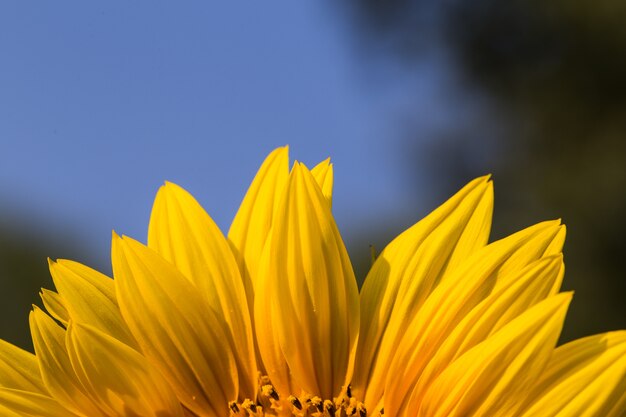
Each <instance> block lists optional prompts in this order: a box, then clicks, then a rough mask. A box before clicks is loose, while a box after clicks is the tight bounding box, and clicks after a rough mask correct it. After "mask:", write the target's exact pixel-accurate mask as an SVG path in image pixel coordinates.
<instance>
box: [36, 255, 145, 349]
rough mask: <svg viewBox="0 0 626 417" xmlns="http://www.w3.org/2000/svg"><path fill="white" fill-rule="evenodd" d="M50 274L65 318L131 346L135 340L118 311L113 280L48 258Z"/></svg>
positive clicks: (76, 265) (75, 264)
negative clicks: (95, 329) (61, 300)
mask: <svg viewBox="0 0 626 417" xmlns="http://www.w3.org/2000/svg"><path fill="white" fill-rule="evenodd" d="M48 263H49V267H50V274H51V275H52V279H53V281H54V285H55V286H56V288H57V290H58V291H59V294H60V296H61V298H62V299H63V305H64V307H65V309H66V311H67V313H68V314H69V317H70V318H71V319H72V320H73V321H75V322H77V323H85V324H89V325H91V326H94V327H95V328H97V329H99V330H100V331H103V332H104V333H106V334H108V335H111V336H113V337H114V338H116V339H118V340H119V341H121V342H123V343H126V344H127V345H129V346H131V347H132V348H137V342H136V341H135V339H134V338H133V336H132V335H131V334H130V331H129V329H128V326H127V325H126V323H125V322H124V319H123V318H122V315H121V313H120V309H119V306H118V305H117V299H116V297H115V286H114V284H113V280H112V279H111V278H109V277H107V276H106V275H103V274H101V273H99V272H98V271H95V270H93V269H91V268H89V267H87V266H85V265H81V264H79V263H77V262H72V261H67V260H63V259H60V260H59V261H58V262H53V261H51V260H50V261H49V262H48Z"/></svg>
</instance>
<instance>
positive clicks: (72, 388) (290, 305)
mask: <svg viewBox="0 0 626 417" xmlns="http://www.w3.org/2000/svg"><path fill="white" fill-rule="evenodd" d="M332 187H333V167H332V165H331V164H330V162H329V161H328V160H326V161H323V162H322V163H320V164H319V165H317V166H316V167H315V168H313V169H312V170H309V169H308V168H307V167H306V166H304V165H303V164H301V163H298V162H296V163H295V164H294V166H293V168H292V169H291V170H289V167H288V154H287V148H281V149H277V150H275V151H274V152H272V153H271V154H270V155H269V156H268V158H267V159H266V161H265V162H264V163H263V165H262V167H261V169H260V170H259V172H258V174H257V176H256V177H255V179H254V181H253V183H252V185H251V187H250V189H249V191H248V193H247V194H246V196H245V198H244V200H243V202H242V205H241V208H240V209H239V212H238V213H237V215H236V217H235V219H234V221H233V224H232V226H231V228H230V231H229V233H228V236H227V237H225V236H224V235H223V234H222V233H221V232H220V230H219V229H218V227H217V226H216V225H215V223H214V222H213V221H212V220H211V218H210V217H209V215H208V214H207V213H206V212H205V211H204V210H203V209H202V208H201V207H200V205H199V204H198V203H197V202H196V201H195V200H194V198H193V197H192V196H191V195H190V194H189V193H187V192H186V191H185V190H183V189H182V188H180V187H179V186H177V185H174V184H171V183H166V184H165V185H163V186H162V187H161V189H160V190H159V192H158V194H157V197H156V200H155V203H154V207H153V210H152V215H151V218H150V227H149V233H148V241H147V244H142V243H140V242H138V241H136V240H133V239H131V238H129V237H125V236H123V237H120V236H118V235H116V234H114V235H113V244H112V253H111V257H112V263H113V276H114V279H110V278H109V277H107V276H105V275H103V274H100V273H99V272H97V271H95V270H93V269H91V268H89V267H87V266H84V265H81V264H79V263H76V262H72V261H67V260H58V261H51V262H50V272H51V274H52V278H53V280H54V283H55V286H56V291H51V290H43V291H42V293H41V296H42V299H43V303H44V306H45V308H46V310H47V313H46V312H44V311H43V310H42V309H39V308H37V307H34V309H33V311H32V313H31V315H30V326H31V333H32V337H33V343H34V346H35V354H34V355H33V354H31V353H28V352H26V351H23V350H21V349H19V348H17V347H15V346H13V345H10V344H8V343H6V342H2V341H0V414H2V415H6V416H33V417H34V416H38V417H41V416H44V417H66V416H84V417H99V416H120V417H122V416H124V417H135V416H136V417H139V416H141V417H144V416H146V417H147V416H151V417H183V416H187V417H192V416H201V417H204V416H209V417H225V416H228V415H231V416H258V417H261V416H274V415H275V416H294V415H295V416H351V415H357V414H358V416H359V417H365V416H380V415H382V414H384V415H385V416H392V417H395V416H398V417H400V416H538V415H539V416H557V415H558V416H580V415H589V416H616V417H617V416H623V415H625V413H626V331H618V332H611V333H606V334H601V335H597V336H591V337H588V338H584V339H580V340H576V341H574V342H571V343H568V344H565V345H563V346H560V347H556V344H557V340H558V337H559V334H560V331H561V327H562V324H563V320H564V318H565V313H566V310H567V307H568V304H569V302H570V299H571V296H572V295H571V293H562V292H560V286H561V281H562V278H563V272H564V270H563V258H562V254H561V249H562V246H563V242H564V239H565V227H564V226H563V225H561V224H560V222H559V221H548V222H543V223H539V224H537V225H534V226H531V227H529V228H527V229H525V230H522V231H520V232H518V233H515V234H513V235H511V236H509V237H506V238H504V239H502V240H499V241H496V242H493V243H489V244H488V243H487V240H488V236H489V231H490V226H491V213H492V206H493V189H492V183H491V181H490V179H489V177H482V178H478V179H476V180H474V181H472V182H470V183H469V184H468V185H466V186H465V187H464V188H463V189H461V190H460V191H459V192H458V193H457V194H456V195H454V196H453V197H452V198H450V199H449V200H448V201H446V202H445V203H444V204H443V205H441V206H440V207H439V208H438V209H436V210H435V211H434V212H432V213H431V214H430V215H428V216H427V217H426V218H424V219H423V220H421V221H420V222H418V223H417V224H415V225H414V226H412V227H411V228H409V229H408V230H407V231H405V232H404V233H402V234H401V235H400V236H398V237H397V238H396V239H394V240H393V241H392V242H391V243H390V244H389V245H388V246H387V247H386V248H385V249H384V250H383V251H382V252H381V253H380V255H379V256H378V257H377V258H376V259H375V260H374V261H373V264H372V268H371V270H370V272H369V274H368V275H367V278H366V279H365V282H364V284H363V286H362V288H361V289H360V291H359V289H358V287H357V283H356V280H355V278H354V273H353V271H352V266H351V264H350V259H349V258H348V254H347V252H346V249H345V247H344V243H343V241H342V238H341V235H340V233H339V231H338V228H337V226H336V224H335V221H334V219H333V216H332V214H331V200H332Z"/></svg>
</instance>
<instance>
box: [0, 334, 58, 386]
mask: <svg viewBox="0 0 626 417" xmlns="http://www.w3.org/2000/svg"><path fill="white" fill-rule="evenodd" d="M0 387H3V388H11V389H18V390H24V391H33V392H39V393H45V392H47V390H46V388H45V386H44V383H43V381H42V380H41V373H40V372H39V364H38V363H37V358H36V357H35V355H33V354H32V353H30V352H27V351H25V350H22V349H20V348H18V347H17V346H14V345H12V344H11V343H8V342H5V341H4V340H0Z"/></svg>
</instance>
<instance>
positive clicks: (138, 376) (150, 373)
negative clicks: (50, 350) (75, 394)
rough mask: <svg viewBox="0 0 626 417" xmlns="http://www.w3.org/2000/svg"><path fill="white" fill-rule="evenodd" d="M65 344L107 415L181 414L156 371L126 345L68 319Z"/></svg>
mask: <svg viewBox="0 0 626 417" xmlns="http://www.w3.org/2000/svg"><path fill="white" fill-rule="evenodd" d="M67 344H68V351H69V356H70V359H71V361H72V365H73V367H74V369H75V370H76V373H77V375H78V378H79V380H80V381H81V382H82V384H83V385H84V386H85V387H86V389H87V390H88V392H89V393H90V394H91V396H92V397H93V398H94V399H95V400H96V401H97V402H98V404H99V405H100V407H101V408H102V409H104V410H106V412H107V415H109V416H119V417H126V416H142V417H143V416H145V417H159V416H168V417H182V416H183V410H182V408H181V406H180V403H179V402H178V400H177V398H176V395H175V394H174V393H173V392H172V390H171V388H170V387H169V386H168V385H167V383H166V382H165V381H164V380H163V378H162V376H161V375H160V374H159V372H158V371H157V370H156V369H154V368H153V367H152V366H150V364H149V363H148V361H147V360H146V358H144V357H143V356H142V355H141V354H139V353H138V352H137V351H136V350H134V349H132V348H130V347H129V346H128V345H126V344H124V343H122V342H120V341H119V340H117V339H115V338H113V337H111V336H109V335H107V334H105V333H103V332H101V331H99V330H98V329H96V328H95V327H91V326H88V325H82V324H80V323H71V322H70V325H69V327H68V329H67Z"/></svg>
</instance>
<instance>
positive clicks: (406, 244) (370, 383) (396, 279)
mask: <svg viewBox="0 0 626 417" xmlns="http://www.w3.org/2000/svg"><path fill="white" fill-rule="evenodd" d="M492 207H493V187H492V183H491V182H490V181H489V179H488V177H483V178H479V179H477V180H474V181H472V182H471V183H469V184H468V185H467V186H465V187H464V188H463V189H462V190H461V191H459V192H458V193H457V194H456V195H455V196H454V197H452V198H451V199H450V200H448V201H447V202H446V203H444V204H443V205H442V206H441V207H439V208H438V209H437V210H435V211H434V212H433V213H431V214H430V215H429V216H427V217H426V218H424V219H423V220H421V221H420V222H418V223H417V224H416V225H414V226H413V227H411V228H410V229H408V230H407V231H406V232H404V233H402V234H401V235H400V236H398V237H397V238H396V239H395V240H394V241H392V242H391V243H390V244H389V245H388V246H387V247H386V248H385V250H384V251H383V252H382V253H381V254H380V256H379V257H378V258H377V259H376V261H375V263H374V265H373V266H372V269H371V271H370V273H369V274H368V276H367V278H366V280H365V283H364V285H363V288H362V290H361V301H360V303H361V307H360V308H361V330H360V339H359V346H358V353H357V357H356V363H357V364H356V368H355V372H354V377H353V380H352V388H353V391H354V393H355V395H356V396H357V398H361V399H362V400H364V401H365V403H366V404H367V405H368V407H369V408H370V409H373V408H374V407H376V406H380V405H381V404H380V403H381V400H382V397H383V393H384V389H385V388H384V387H385V378H386V375H387V372H388V370H389V365H390V362H391V359H392V358H393V356H394V352H395V350H396V346H397V344H398V341H399V338H400V337H401V336H402V335H403V334H404V333H405V332H406V330H407V328H408V326H409V325H410V323H411V320H412V319H413V318H414V316H415V314H416V313H417V311H419V309H420V308H421V305H422V304H423V303H424V301H425V300H426V298H427V297H428V295H429V294H430V292H431V291H432V290H433V289H434V288H435V287H436V286H437V285H438V284H439V283H440V282H441V281H442V280H443V279H444V277H445V276H446V274H447V271H450V270H453V269H454V267H455V266H456V265H457V264H458V263H459V262H461V261H462V260H464V259H465V258H466V257H468V256H469V255H471V254H472V253H474V252H475V251H476V250H477V249H479V248H481V247H482V246H484V245H485V244H486V243H487V238H488V236H489V230H490V226H491V213H492V210H493V208H492Z"/></svg>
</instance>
